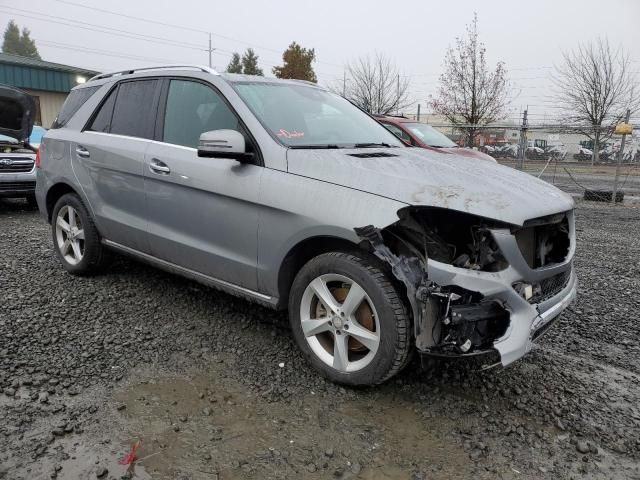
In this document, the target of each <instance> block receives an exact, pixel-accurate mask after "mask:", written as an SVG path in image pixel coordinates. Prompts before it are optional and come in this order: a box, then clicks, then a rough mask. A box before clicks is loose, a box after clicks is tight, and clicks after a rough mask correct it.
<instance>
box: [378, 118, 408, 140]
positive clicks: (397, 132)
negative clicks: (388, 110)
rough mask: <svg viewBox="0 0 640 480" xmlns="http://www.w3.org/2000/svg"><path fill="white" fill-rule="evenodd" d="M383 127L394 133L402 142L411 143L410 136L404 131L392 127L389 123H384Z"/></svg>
mask: <svg viewBox="0 0 640 480" xmlns="http://www.w3.org/2000/svg"><path fill="white" fill-rule="evenodd" d="M383 125H384V127H385V128H386V129H387V130H389V131H390V132H391V133H393V134H394V135H395V136H396V137H398V138H400V139H401V140H404V141H405V142H407V143H411V137H409V135H407V133H406V132H405V131H403V130H402V129H401V128H398V127H396V126H395V125H390V124H388V123H383Z"/></svg>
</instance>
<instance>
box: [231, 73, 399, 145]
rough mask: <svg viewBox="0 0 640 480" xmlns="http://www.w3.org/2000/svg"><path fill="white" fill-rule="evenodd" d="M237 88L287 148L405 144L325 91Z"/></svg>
mask: <svg viewBox="0 0 640 480" xmlns="http://www.w3.org/2000/svg"><path fill="white" fill-rule="evenodd" d="M234 87H235V89H236V91H237V92H238V94H239V95H240V97H241V98H242V99H243V100H244V102H245V103H246V104H247V105H248V106H249V108H250V109H251V110H252V111H253V113H254V114H255V115H256V116H257V117H258V119H259V120H260V122H261V123H262V124H263V126H264V127H265V128H266V129H267V130H269V131H270V132H271V133H272V134H273V135H274V136H275V137H276V138H277V139H278V140H279V141H280V142H281V143H282V144H283V145H285V146H287V147H292V148H353V147H375V146H391V147H400V146H403V145H402V143H401V142H400V141H399V140H397V139H396V137H395V136H394V135H393V134H392V133H390V132H388V131H387V129H386V128H384V127H383V126H382V125H380V124H379V123H378V122H376V121H375V120H374V119H372V118H371V117H369V116H368V115H367V114H366V113H364V112H362V111H361V110H359V109H358V108H357V107H355V106H353V105H352V104H351V103H349V102H348V101H346V100H345V99H343V98H341V97H340V96H338V95H335V94H333V93H330V92H327V91H325V90H321V89H319V88H315V87H310V86H309V87H307V86H304V85H291V84H282V83H264V82H253V83H252V82H247V83H244V82H239V83H236V84H235V85H234Z"/></svg>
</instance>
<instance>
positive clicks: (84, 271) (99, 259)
mask: <svg viewBox="0 0 640 480" xmlns="http://www.w3.org/2000/svg"><path fill="white" fill-rule="evenodd" d="M66 206H69V207H72V208H73V209H74V210H75V211H76V212H77V214H78V216H79V217H80V222H81V225H82V230H83V231H84V245H83V246H84V251H83V255H82V259H81V260H80V261H79V262H78V263H76V264H72V263H70V262H69V261H67V259H65V257H64V255H63V254H62V252H61V250H60V247H59V245H58V239H57V235H56V222H57V218H58V214H59V213H60V210H61V209H62V208H64V207H66ZM51 234H52V239H53V249H54V250H55V251H56V255H57V256H58V258H59V259H60V262H61V263H62V267H63V268H64V269H65V270H66V271H67V272H69V273H71V274H73V275H79V276H84V275H92V274H96V273H99V272H100V271H101V269H102V268H103V266H104V263H105V260H106V252H105V248H104V247H103V245H102V243H101V241H100V234H99V233H98V229H97V228H96V226H95V224H94V223H93V219H92V218H91V215H90V214H89V212H88V211H87V208H86V207H85V206H84V204H83V203H82V200H80V197H78V195H76V194H75V193H67V194H66V195H63V196H62V197H60V199H59V200H58V201H57V202H56V204H55V206H54V207H53V214H52V216H51Z"/></svg>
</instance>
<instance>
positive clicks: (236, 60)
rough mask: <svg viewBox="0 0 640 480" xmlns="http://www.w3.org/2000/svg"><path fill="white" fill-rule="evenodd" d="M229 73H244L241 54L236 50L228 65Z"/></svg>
mask: <svg viewBox="0 0 640 480" xmlns="http://www.w3.org/2000/svg"><path fill="white" fill-rule="evenodd" d="M227 72H228V73H242V63H241V62H240V54H239V53H238V52H234V53H233V56H232V57H231V61H230V62H229V65H227Z"/></svg>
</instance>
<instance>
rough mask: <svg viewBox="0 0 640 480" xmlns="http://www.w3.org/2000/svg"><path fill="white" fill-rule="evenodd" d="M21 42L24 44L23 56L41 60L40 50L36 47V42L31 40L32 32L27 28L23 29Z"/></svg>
mask: <svg viewBox="0 0 640 480" xmlns="http://www.w3.org/2000/svg"><path fill="white" fill-rule="evenodd" d="M20 42H21V43H22V56H23V57H30V58H37V59H38V60H40V54H39V53H38V48H37V47H36V42H34V41H33V39H32V38H31V32H30V31H29V30H28V29H27V28H23V29H22V37H20Z"/></svg>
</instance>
